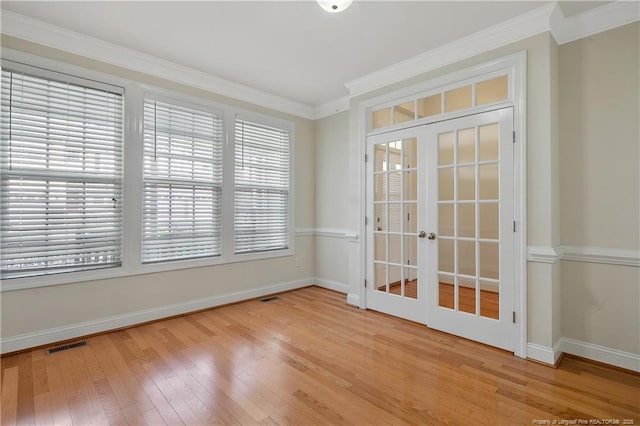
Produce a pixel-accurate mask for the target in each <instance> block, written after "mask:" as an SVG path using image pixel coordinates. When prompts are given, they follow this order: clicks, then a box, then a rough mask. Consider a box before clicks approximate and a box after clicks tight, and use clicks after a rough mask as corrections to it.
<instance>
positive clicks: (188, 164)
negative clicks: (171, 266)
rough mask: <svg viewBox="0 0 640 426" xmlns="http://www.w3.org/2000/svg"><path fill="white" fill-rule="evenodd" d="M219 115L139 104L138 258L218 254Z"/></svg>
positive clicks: (151, 102)
mask: <svg viewBox="0 0 640 426" xmlns="http://www.w3.org/2000/svg"><path fill="white" fill-rule="evenodd" d="M222 140H223V133H222V116H221V115H219V114H214V113H211V112H206V111H201V110H195V109H192V108H186V107H182V106H178V105H174V104H167V103H163V102H158V101H155V100H152V99H146V100H145V102H144V208H143V242H142V247H143V249H142V260H143V262H156V261H164V260H177V259H188V258H196V257H203V256H219V255H220V254H221V224H222V194H221V193H222Z"/></svg>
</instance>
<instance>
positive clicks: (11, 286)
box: [0, 247, 294, 292]
mask: <svg viewBox="0 0 640 426" xmlns="http://www.w3.org/2000/svg"><path fill="white" fill-rule="evenodd" d="M293 254H294V252H293V249H292V248H291V247H290V248H288V249H284V250H273V251H267V252H262V253H260V252H257V253H247V254H238V255H234V256H232V257H231V258H223V257H221V256H216V257H207V258H198V259H188V260H176V261H166V262H158V263H147V264H139V265H126V260H125V265H123V266H118V267H112V268H104V269H94V270H90V271H81V272H66V273H59V274H52V275H40V276H35V277H24V278H10V279H2V280H0V292H5V291H16V290H25V289H30V288H39V287H49V286H55V285H64V284H74V283H81V282H87V281H98V280H106V279H112V278H122V277H131V276H136V275H144V274H153V273H158V272H170V271H178V270H181V269H192V268H202V267H208V266H217V265H225V264H229V263H239V262H250V261H256V260H267V259H274V258H278V257H291V256H293Z"/></svg>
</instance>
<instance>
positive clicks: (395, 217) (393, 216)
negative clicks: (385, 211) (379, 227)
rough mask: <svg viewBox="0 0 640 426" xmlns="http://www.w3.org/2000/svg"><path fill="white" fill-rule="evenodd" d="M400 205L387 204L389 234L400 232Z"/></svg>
mask: <svg viewBox="0 0 640 426" xmlns="http://www.w3.org/2000/svg"><path fill="white" fill-rule="evenodd" d="M401 220H402V211H401V204H399V203H391V204H389V232H400V231H401V226H402V224H401V223H400V222H401Z"/></svg>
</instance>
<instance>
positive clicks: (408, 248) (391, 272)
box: [366, 126, 426, 324]
mask: <svg viewBox="0 0 640 426" xmlns="http://www.w3.org/2000/svg"><path fill="white" fill-rule="evenodd" d="M425 142H426V129H425V127H424V126H422V127H416V128H411V129H405V130H399V131H395V132H389V133H385V134H382V135H376V136H370V137H368V138H367V179H368V181H367V213H366V216H367V227H366V229H367V258H368V261H367V281H366V298H367V300H366V303H367V308H369V309H374V310H377V311H380V312H385V313H388V314H391V315H395V316H398V317H402V318H406V319H409V320H411V321H416V322H420V323H423V324H424V323H425V322H426V283H425V280H424V276H423V275H424V271H423V269H424V267H423V264H424V262H425V253H424V246H425V244H424V243H425V241H424V240H423V239H419V238H418V232H419V230H420V229H422V227H423V226H424V224H423V223H422V222H423V220H424V215H421V214H419V212H420V211H422V210H424V204H425V202H426V200H425V199H424V197H422V198H423V199H422V201H421V202H422V205H420V206H419V200H418V198H419V197H418V194H424V193H425V190H426V174H425V170H424V167H423V166H422V165H421V164H418V161H419V160H420V161H422V162H423V161H424V158H425V155H424V152H423V151H424V150H425Z"/></svg>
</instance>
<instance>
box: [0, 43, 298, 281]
mask: <svg viewBox="0 0 640 426" xmlns="http://www.w3.org/2000/svg"><path fill="white" fill-rule="evenodd" d="M2 60H8V61H12V62H17V63H22V64H25V65H28V66H29V67H36V68H40V69H42V75H44V76H46V75H47V73H49V75H51V74H50V73H52V72H53V73H56V74H67V75H69V76H70V77H71V79H73V77H76V78H80V79H87V80H92V81H95V82H98V83H103V84H107V85H112V86H118V87H122V88H123V89H124V108H125V115H124V132H123V134H124V144H123V145H124V148H123V149H124V158H123V168H124V172H123V181H124V185H123V197H124V206H123V217H124V221H123V222H124V223H123V228H122V232H123V237H122V266H117V267H108V268H104V269H94V270H87V271H79V272H66V273H57V274H51V275H40V276H34V277H23V278H10V279H2V280H0V292H5V291H15V290H22V289H29V288H38V287H47V286H54V285H62V284H72V283H79V282H86V281H96V280H103V279H110V278H121V277H127V276H135V275H143V274H149V273H155V272H166V271H174V270H180V269H190V268H199V267H203V266H215V265H222V264H227V263H236V262H245V261H252V260H262V259H273V258H278V257H285V256H293V255H294V254H295V249H294V242H295V223H294V218H295V214H294V204H295V197H294V193H295V192H294V191H295V176H294V170H295V152H294V147H295V140H296V139H295V123H294V122H293V121H289V120H285V119H280V118H277V117H272V116H269V115H265V114H260V113H256V112H253V111H249V110H245V109H242V108H238V107H234V106H229V105H224V104H221V103H218V102H214V101H211V100H208V99H205V98H199V97H195V96H190V95H186V94H183V93H179V92H175V91H171V90H167V89H163V88H159V87H155V86H150V85H147V84H144V83H140V82H137V81H133V80H128V79H124V78H120V77H116V76H113V75H110V74H106V73H102V72H98V71H94V70H90V69H86V68H83V67H80V66H76V65H71V64H68V63H64V62H60V61H56V60H53V59H49V58H44V57H40V56H36V55H32V54H29V53H24V52H20V51H16V50H13V49H3V50H2ZM145 96H147V97H150V98H152V99H156V100H161V101H163V102H167V103H170V104H171V103H173V104H176V105H183V106H187V107H192V108H196V109H204V110H207V111H211V112H215V113H218V114H220V113H221V114H222V115H223V131H224V149H223V158H224V163H223V184H222V197H223V198H222V199H223V202H222V216H223V217H222V221H223V222H222V223H223V224H222V254H221V255H220V256H215V257H203V258H194V259H183V260H175V261H164V262H155V263H146V264H143V263H142V220H143V219H142V202H143V199H142V195H143V180H142V173H143V172H142V160H143V158H142V156H143V149H144V146H143V132H144V127H143V124H144V123H143V118H144V98H145ZM236 115H238V116H241V117H243V118H245V119H248V120H253V121H256V122H260V123H263V124H269V125H273V126H276V127H283V128H286V129H288V130H289V150H290V151H289V173H290V184H289V217H288V220H289V235H288V238H289V247H288V248H287V249H283V250H272V251H265V252H255V253H246V254H234V253H233V209H234V205H233V204H234V203H233V202H231V200H233V193H234V185H233V183H234V173H233V172H234V170H233V165H234V164H233V163H234V162H233V158H234V156H233V141H234V134H233V130H234V119H235V117H236ZM225 200H226V201H225Z"/></svg>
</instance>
